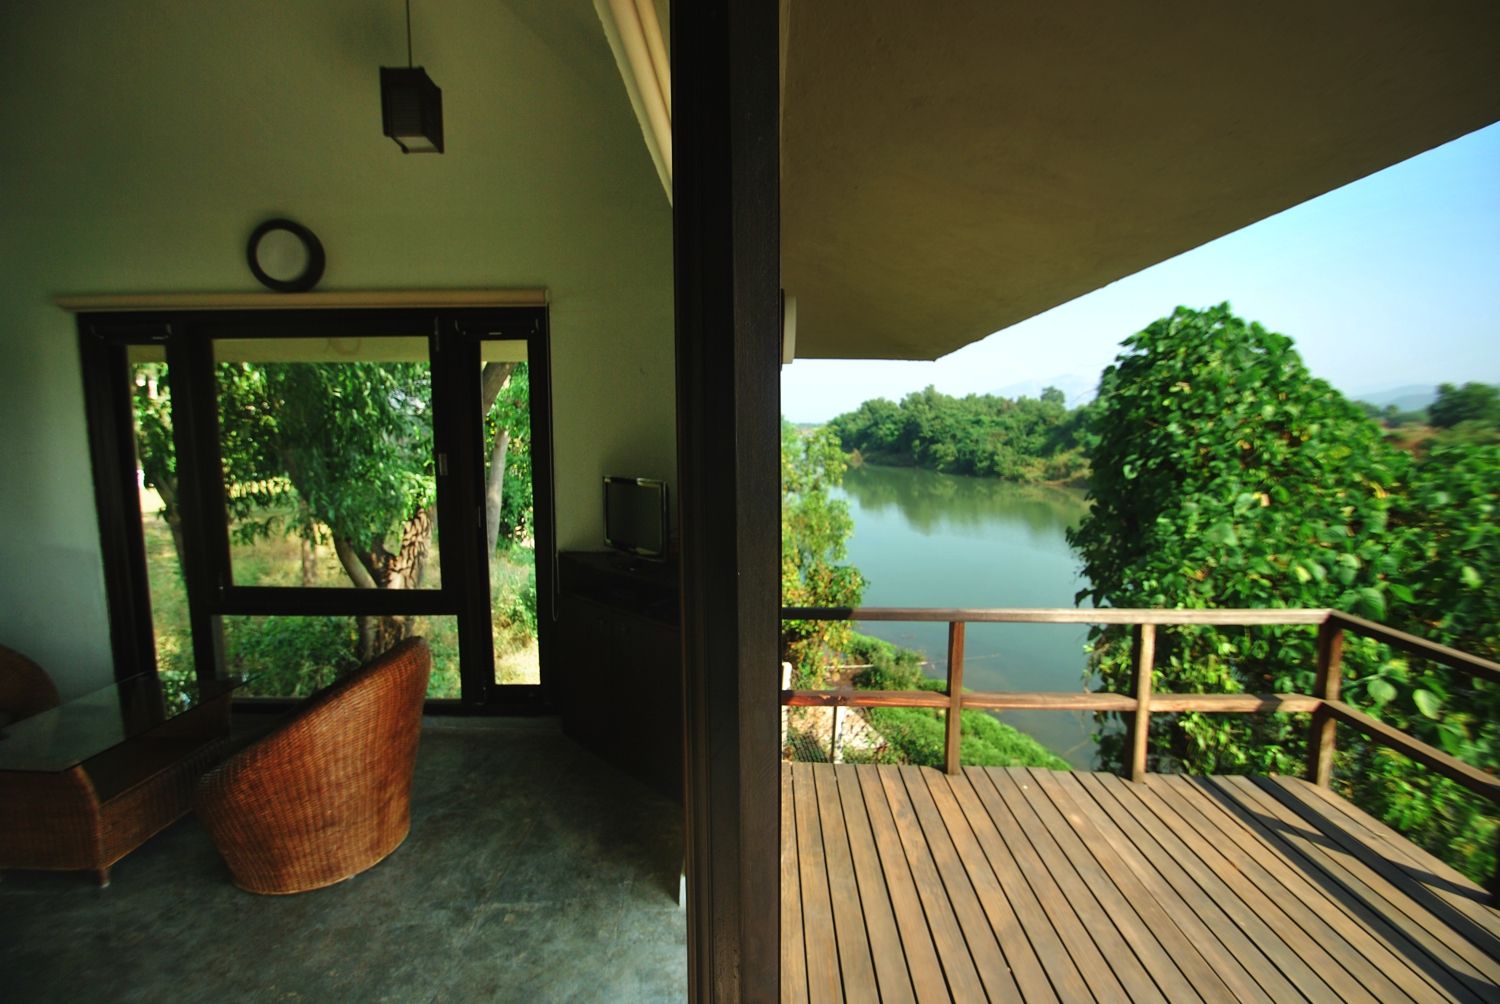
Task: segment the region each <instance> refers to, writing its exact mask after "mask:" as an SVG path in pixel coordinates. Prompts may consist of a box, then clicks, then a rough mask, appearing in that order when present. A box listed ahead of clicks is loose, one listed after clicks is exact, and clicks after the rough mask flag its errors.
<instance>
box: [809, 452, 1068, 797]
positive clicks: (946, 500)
mask: <svg viewBox="0 0 1500 1004" xmlns="http://www.w3.org/2000/svg"><path fill="white" fill-rule="evenodd" d="M834 494H835V495H836V497H841V498H844V499H846V500H847V501H848V502H849V509H850V513H851V514H852V516H853V517H854V535H853V536H852V537H851V538H850V540H849V560H850V561H851V562H852V563H853V564H854V565H856V566H857V567H858V568H859V570H860V571H862V572H863V573H864V575H865V578H866V579H867V580H868V585H867V586H866V588H865V598H864V602H865V605H866V606H872V607H1071V606H1073V595H1074V594H1075V593H1076V592H1077V591H1078V590H1080V589H1082V588H1083V587H1084V586H1085V585H1086V582H1085V580H1084V579H1082V578H1081V577H1080V576H1079V574H1078V570H1079V566H1080V562H1079V560H1078V558H1077V557H1076V556H1075V555H1074V554H1073V552H1072V551H1071V550H1070V549H1069V547H1068V543H1067V541H1066V540H1065V539H1064V537H1063V532H1064V531H1065V530H1066V529H1067V528H1068V527H1070V526H1073V525H1075V524H1076V523H1077V522H1078V520H1080V519H1081V518H1082V517H1083V514H1084V512H1085V509H1086V507H1085V505H1084V502H1083V498H1082V495H1081V494H1078V493H1074V492H1066V491H1060V490H1057V489H1051V488H1040V487H1032V486H1022V485H1010V484H1003V483H1001V482H997V481H993V480H990V479H987V478H967V477H957V476H954V475H948V474H938V473H935V472H933V471H924V470H916V469H912V468H897V467H872V466H863V467H854V468H850V470H849V471H848V473H846V474H845V475H844V486H843V489H842V490H841V491H837V492H835V493H834ZM859 630H860V631H862V632H864V633H865V634H870V635H874V636H875V637H877V638H884V639H886V640H887V641H890V642H894V643H896V644H898V645H904V646H906V647H908V648H915V649H919V650H921V651H923V652H925V653H927V655H928V658H929V659H930V660H931V661H932V663H933V665H932V667H931V668H930V669H929V672H930V673H931V674H932V675H933V676H939V677H940V676H942V675H943V672H944V661H945V660H946V655H947V637H948V628H947V625H946V624H899V623H869V622H865V623H862V624H860V625H859ZM1087 634H1088V629H1087V627H1084V626H1081V625H1070V624H970V625H969V627H968V634H967V637H966V639H965V646H964V649H965V653H964V683H965V684H966V685H967V686H968V687H969V688H970V689H972V690H1081V689H1083V686H1084V671H1085V659H1084V655H1083V643H1084V639H1085V638H1086V636H1087ZM1001 719H1002V720H1003V721H1006V722H1009V723H1010V724H1012V725H1014V726H1016V727H1017V728H1019V729H1021V730H1022V731H1024V732H1029V733H1030V734H1031V735H1033V736H1035V737H1036V738H1037V739H1039V740H1040V741H1041V742H1042V743H1043V744H1045V745H1046V746H1047V747H1048V748H1049V749H1051V750H1053V751H1054V752H1055V753H1057V754H1058V755H1059V756H1062V757H1063V758H1065V759H1067V760H1068V761H1070V762H1071V763H1072V764H1073V765H1074V766H1076V767H1092V766H1093V757H1094V744H1093V742H1092V740H1091V739H1090V733H1091V732H1092V730H1093V719H1092V716H1090V715H1086V714H1081V713H1075V712H1060V711H1051V712H1041V711H1039V712H1007V713H1006V714H1004V715H1002V716H1001Z"/></svg>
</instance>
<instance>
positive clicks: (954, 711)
mask: <svg viewBox="0 0 1500 1004" xmlns="http://www.w3.org/2000/svg"><path fill="white" fill-rule="evenodd" d="M963 695H964V622H963V621H949V622H948V715H947V721H946V722H945V723H944V724H945V726H946V728H945V730H944V739H945V740H946V741H945V742H944V744H943V746H944V749H943V769H944V770H945V771H947V772H948V773H949V774H957V773H958V772H959V770H960V767H961V765H960V763H959V743H960V740H961V739H962V738H963V714H962V709H963Z"/></svg>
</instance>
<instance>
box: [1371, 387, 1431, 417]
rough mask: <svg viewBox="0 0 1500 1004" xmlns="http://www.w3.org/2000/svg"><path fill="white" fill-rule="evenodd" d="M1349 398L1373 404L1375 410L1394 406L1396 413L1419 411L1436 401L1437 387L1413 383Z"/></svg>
mask: <svg viewBox="0 0 1500 1004" xmlns="http://www.w3.org/2000/svg"><path fill="white" fill-rule="evenodd" d="M1349 397H1350V398H1352V399H1354V400H1356V401H1364V402H1366V403H1367V404H1373V405H1375V406H1376V407H1377V408H1384V407H1385V406H1386V405H1389V404H1394V405H1395V406H1396V410H1397V411H1420V410H1422V409H1423V408H1426V407H1427V406H1428V405H1430V404H1432V402H1434V401H1436V400H1437V387H1436V386H1435V385H1433V384H1421V383H1414V384H1407V385H1405V386H1404V387H1390V388H1387V389H1385V390H1370V391H1364V392H1362V393H1358V394H1350V395H1349Z"/></svg>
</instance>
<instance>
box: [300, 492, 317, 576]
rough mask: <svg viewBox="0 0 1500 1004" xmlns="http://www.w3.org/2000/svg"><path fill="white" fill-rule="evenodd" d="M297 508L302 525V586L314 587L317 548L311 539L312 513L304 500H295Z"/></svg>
mask: <svg viewBox="0 0 1500 1004" xmlns="http://www.w3.org/2000/svg"><path fill="white" fill-rule="evenodd" d="M297 508H298V509H299V510H300V511H301V513H300V522H301V523H302V527H303V529H302V537H301V543H302V585H303V587H304V588H305V587H307V586H312V585H316V584H317V581H318V548H317V544H316V543H315V541H314V538H313V530H312V525H313V520H312V513H311V512H310V511H309V509H308V507H307V501H306V500H305V499H300V498H299V499H298V500H297Z"/></svg>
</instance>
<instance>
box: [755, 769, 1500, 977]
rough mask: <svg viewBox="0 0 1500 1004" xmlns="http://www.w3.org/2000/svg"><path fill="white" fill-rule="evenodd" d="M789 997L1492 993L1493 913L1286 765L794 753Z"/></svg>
mask: <svg viewBox="0 0 1500 1004" xmlns="http://www.w3.org/2000/svg"><path fill="white" fill-rule="evenodd" d="M781 810H782V816H781V847H782V855H783V857H782V862H781V874H780V880H781V885H782V897H781V924H782V944H781V963H782V973H781V989H782V999H783V1000H785V1001H789V1002H796V1004H801V1002H804V1001H806V1002H820V1004H821V1002H825V1001H826V1002H835V1001H855V1002H860V1004H863V1002H865V1001H884V1002H888V1004H892V1002H899V1004H908V1002H911V1004H916V1002H921V1004H941V1002H943V1001H963V1002H965V1004H967V1002H969V1001H983V1000H1027V1001H1057V1000H1061V1001H1068V1002H1071V1001H1085V1002H1087V1001H1091V1000H1092V1001H1094V1002H1096V1004H1103V1002H1111V1004H1112V1002H1114V1001H1117V1000H1169V1001H1173V1002H1177V1001H1220V1000H1242V1001H1255V1002H1257V1004H1259V1002H1263V1001H1282V1000H1286V1001H1296V1002H1301V1004H1306V1002H1308V1001H1317V1000H1324V999H1330V1000H1331V999H1344V1000H1351V1001H1358V1002H1362V1004H1411V1002H1418V1001H1421V1002H1426V1001H1459V1002H1462V1004H1477V1002H1479V1001H1490V1000H1500V936H1497V934H1496V932H1500V912H1497V911H1496V910H1494V908H1492V907H1490V906H1489V905H1488V904H1487V903H1486V902H1485V901H1484V900H1483V899H1482V896H1483V895H1484V894H1483V892H1482V891H1481V890H1479V889H1478V888H1477V887H1475V886H1474V885H1473V884H1472V883H1469V882H1468V881H1467V880H1466V879H1463V878H1462V877H1461V876H1458V875H1457V874H1456V873H1454V872H1452V870H1451V869H1448V868H1447V867H1446V866H1442V865H1440V863H1438V862H1435V861H1434V860H1432V859H1431V858H1430V856H1429V855H1427V854H1426V852H1425V851H1421V850H1419V849H1417V848H1414V847H1412V846H1410V845H1409V844H1406V843H1405V842H1404V841H1403V840H1401V838H1399V837H1397V836H1396V835H1395V834H1394V833H1393V832H1391V831H1390V830H1389V829H1388V828H1385V827H1384V824H1381V823H1379V822H1377V821H1375V820H1373V819H1371V818H1369V817H1368V816H1365V815H1364V814H1363V813H1361V812H1360V811H1359V810H1358V809H1356V808H1354V807H1353V806H1350V805H1347V803H1345V802H1344V801H1343V800H1342V799H1339V798H1337V797H1336V796H1335V795H1333V794H1331V793H1329V792H1327V791H1324V790H1322V789H1318V788H1315V787H1313V786H1310V785H1308V784H1306V783H1305V782H1303V781H1301V780H1300V779H1294V778H1255V779H1249V778H1222V777H1220V778H1189V777H1181V776H1161V775H1156V776H1151V777H1149V778H1147V780H1146V782H1145V783H1144V784H1134V783H1131V782H1127V781H1125V780H1123V779H1122V778H1119V777H1115V776H1113V775H1100V774H1089V773H1081V772H1080V773H1071V772H1049V771H1040V770H1031V769H1027V768H969V769H967V770H966V771H965V772H964V773H963V774H961V775H956V776H951V777H950V776H948V775H945V774H943V773H941V772H939V771H935V770H932V769H929V768H916V767H876V766H845V765H837V766H835V765H831V764H793V765H788V766H785V767H784V768H783V770H782V792H781Z"/></svg>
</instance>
